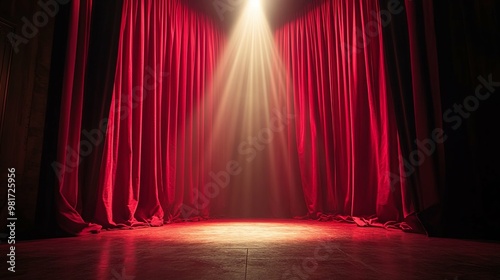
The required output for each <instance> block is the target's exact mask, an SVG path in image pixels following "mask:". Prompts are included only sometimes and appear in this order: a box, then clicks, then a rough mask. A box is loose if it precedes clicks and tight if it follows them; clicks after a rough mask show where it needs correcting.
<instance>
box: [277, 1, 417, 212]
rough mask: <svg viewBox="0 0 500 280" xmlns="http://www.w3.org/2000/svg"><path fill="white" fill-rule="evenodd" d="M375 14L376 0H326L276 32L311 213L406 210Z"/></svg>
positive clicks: (397, 147) (403, 186)
mask: <svg viewBox="0 0 500 280" xmlns="http://www.w3.org/2000/svg"><path fill="white" fill-rule="evenodd" d="M374 14H375V15H378V14H379V7H378V4H377V1H325V2H324V3H323V4H321V5H320V6H318V7H316V8H315V9H313V10H312V11H310V12H308V13H307V14H305V15H303V16H301V17H299V18H297V19H296V20H295V21H293V22H290V23H288V24H286V25H285V26H283V27H281V28H280V29H279V30H278V31H277V32H276V36H275V37H276V44H277V45H278V46H279V50H280V52H281V54H282V56H283V60H284V62H285V64H286V65H287V68H288V69H289V72H290V73H291V76H292V80H293V86H294V91H295V93H294V96H293V98H294V103H295V113H296V114H297V116H298V118H297V119H296V132H297V133H296V135H297V152H298V155H299V164H300V174H301V178H302V189H303V193H304V199H305V201H306V203H307V208H308V212H309V215H312V216H318V213H338V214H344V215H345V214H347V215H351V216H371V215H376V216H377V217H378V218H379V220H381V221H402V220H403V218H404V215H408V214H409V213H411V211H412V205H411V203H405V200H404V199H403V197H404V196H406V191H405V181H404V180H399V179H400V178H394V177H393V176H394V175H393V174H399V172H398V168H399V166H400V163H399V153H400V152H399V143H398V138H397V137H398V136H397V135H398V134H397V129H396V125H395V116H394V110H393V108H392V103H391V100H390V98H389V95H388V90H387V85H386V80H387V78H386V72H385V64H384V52H383V45H382V34H381V28H382V26H381V23H380V21H379V20H377V17H374V16H373V15H374ZM395 179H397V180H395ZM395 182H396V183H395ZM391 185H392V186H391Z"/></svg>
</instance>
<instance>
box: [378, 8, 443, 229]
mask: <svg viewBox="0 0 500 280" xmlns="http://www.w3.org/2000/svg"><path fill="white" fill-rule="evenodd" d="M390 2H391V1H382V2H381V6H382V7H388V6H389V5H390ZM402 7H404V13H401V14H400V15H398V16H394V17H393V18H392V20H391V22H390V23H388V24H387V28H386V29H384V40H385V41H384V46H385V50H386V60H387V70H388V71H389V72H390V73H397V75H394V76H392V77H391V78H390V79H389V80H390V86H389V87H390V88H391V92H392V99H393V100H394V104H395V107H394V108H395V110H396V115H397V116H398V119H397V122H398V128H399V131H400V141H401V147H402V150H401V153H402V160H403V161H404V164H403V168H402V169H401V171H400V173H398V174H401V175H402V176H403V177H404V178H406V179H407V180H406V181H407V192H408V196H407V198H408V201H411V203H412V205H413V211H414V213H413V214H417V215H418V216H419V220H420V221H421V222H422V223H423V224H424V225H425V228H426V231H427V232H428V233H429V234H437V231H438V229H437V227H438V225H439V224H440V223H442V220H441V219H442V202H443V191H444V186H445V168H444V166H445V162H444V145H443V142H445V141H446V140H447V138H448V135H447V134H446V133H444V129H443V112H442V109H441V108H442V105H441V98H442V96H441V92H440V78H439V73H438V72H439V68H438V57H437V46H436V35H435V31H434V29H435V28H434V10H433V3H432V1H420V2H416V1H405V2H404V3H402Z"/></svg>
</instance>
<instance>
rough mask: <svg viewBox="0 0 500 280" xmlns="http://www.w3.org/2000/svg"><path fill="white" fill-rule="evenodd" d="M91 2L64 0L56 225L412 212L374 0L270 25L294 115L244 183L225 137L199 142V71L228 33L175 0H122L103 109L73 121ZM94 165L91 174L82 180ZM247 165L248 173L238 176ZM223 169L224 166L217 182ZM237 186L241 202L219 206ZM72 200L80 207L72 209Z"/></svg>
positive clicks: (202, 120) (204, 130) (204, 114)
mask: <svg viewBox="0 0 500 280" xmlns="http://www.w3.org/2000/svg"><path fill="white" fill-rule="evenodd" d="M91 6H92V2H91V1H84V0H81V1H74V2H73V12H72V15H73V17H72V20H71V23H70V34H73V35H71V36H70V38H69V45H68V56H67V71H66V74H67V75H66V77H65V87H64V91H63V102H62V108H63V111H62V113H61V123H60V137H59V153H58V163H55V164H56V167H57V169H56V170H57V172H56V173H57V174H58V175H59V179H60V180H59V187H58V192H57V205H58V217H59V224H60V225H61V227H62V228H63V229H64V230H65V231H67V232H69V233H73V234H78V233H82V232H86V231H88V230H99V228H100V227H101V226H104V227H106V228H108V227H123V226H138V225H153V226H158V225H162V224H163V223H166V222H172V221H178V220H185V219H190V220H193V219H199V218H209V217H214V216H279V217H293V216H298V215H306V217H310V218H320V219H324V220H328V219H346V217H349V218H348V219H349V220H350V221H352V218H353V217H354V220H355V221H356V222H357V223H358V224H359V225H382V224H383V223H386V222H387V223H388V224H387V225H393V226H396V227H400V226H402V225H403V224H400V223H401V222H403V221H404V220H405V218H406V217H407V216H409V215H410V214H412V213H414V211H415V208H414V203H415V200H414V197H413V196H412V195H411V192H410V191H409V190H408V188H407V184H406V182H407V180H406V176H405V175H404V174H402V172H401V170H402V169H403V162H402V160H401V158H402V152H401V149H400V143H399V141H400V139H399V136H398V129H397V125H396V118H395V112H394V106H395V105H394V104H393V101H392V99H391V95H390V93H391V92H390V90H389V87H388V83H387V81H388V76H387V75H388V74H387V70H386V64H385V52H384V44H383V34H382V33H381V30H382V22H381V21H380V20H378V19H377V18H376V17H374V16H373V15H374V14H375V15H377V14H378V13H379V11H380V8H379V6H378V4H377V1H372V0H366V1H347V2H346V1H334V0H332V1H324V2H322V3H321V4H320V5H318V6H315V7H313V8H312V9H310V10H308V11H304V12H302V13H301V14H300V15H298V16H297V18H296V19H294V20H293V21H291V22H288V23H286V24H285V25H283V26H280V27H278V29H277V30H275V31H273V32H274V44H275V46H276V48H277V54H276V56H277V58H276V59H279V60H281V62H280V63H283V65H284V68H285V69H286V87H287V91H286V94H285V95H284V97H283V98H284V100H281V101H280V102H284V103H283V104H286V106H285V110H284V112H281V114H282V115H284V116H285V118H286V116H287V115H289V114H292V115H294V117H293V119H292V120H291V121H290V124H289V125H287V126H286V128H284V131H282V132H281V133H282V135H283V136H282V137H283V140H284V143H285V144H284V145H285V146H284V147H285V149H284V150H285V151H286V155H285V158H287V160H288V162H287V164H286V165H281V164H273V162H272V161H269V160H266V157H265V156H264V158H263V159H261V160H257V161H256V162H253V163H252V164H251V165H249V166H247V167H246V170H250V171H248V172H249V173H246V174H247V175H248V174H250V175H251V176H250V177H249V180H250V181H251V182H257V183H258V184H259V185H255V188H249V189H247V190H246V192H245V193H244V192H241V191H240V192H239V193H238V189H237V187H238V183H234V182H241V183H242V184H247V183H248V182H246V180H239V179H237V178H238V174H239V172H238V170H239V168H238V166H237V165H235V164H234V162H233V163H231V161H228V162H227V163H228V165H226V166H225V167H226V168H225V169H221V168H220V166H219V165H218V164H217V163H218V162H219V160H218V157H220V154H219V153H218V152H220V151H221V149H222V151H223V150H224V148H226V149H234V147H233V146H226V147H224V145H223V144H224V143H231V142H218V143H213V140H214V138H213V131H214V129H215V128H216V125H217V124H219V125H220V123H217V122H216V120H217V116H218V114H219V113H220V110H221V109H222V110H224V108H222V107H220V106H219V105H220V103H218V102H220V101H221V99H220V97H221V96H220V95H219V93H218V92H217V90H216V89H217V86H218V85H214V84H213V82H212V81H213V78H214V76H215V75H216V72H217V67H218V66H220V65H219V63H220V61H221V58H222V57H223V55H224V52H225V51H226V47H227V41H228V34H226V33H224V32H223V30H222V29H220V28H219V27H217V26H216V25H215V23H214V19H211V18H209V17H208V16H206V15H204V14H202V13H200V12H196V11H193V10H191V9H189V8H188V7H186V6H185V5H184V4H183V3H182V2H181V1H155V0H145V1H133V0H125V1H124V3H123V12H122V20H121V27H120V30H119V36H120V37H119V45H118V50H117V53H116V57H117V62H116V71H115V75H114V78H113V84H114V87H113V91H112V97H111V102H110V104H109V116H104V117H103V118H102V119H101V120H100V121H99V123H98V124H96V122H94V124H95V127H94V128H93V129H91V128H86V129H82V125H81V124H82V115H83V111H85V110H92V109H90V108H89V106H84V102H83V100H84V95H85V90H84V89H85V87H86V86H87V87H88V86H89V85H88V84H85V73H86V70H87V68H86V67H87V65H86V56H87V54H88V48H89V44H88V36H89V31H90V30H89V24H90V17H91V13H89V11H90V10H91ZM229 82H230V81H228V83H229ZM214 89H215V90H214ZM256 94H258V93H256ZM227 106H236V105H235V104H227ZM83 107H86V108H83ZM82 110H83V111H82ZM225 112H232V113H234V116H229V119H228V123H229V122H231V121H234V120H231V119H230V118H231V117H233V118H234V119H238V118H239V116H238V110H237V109H232V110H229V111H225ZM268 113H269V112H268ZM258 117H259V118H266V117H269V115H266V114H264V115H263V116H258ZM266 121H270V120H266ZM101 136H102V137H101ZM228 136H229V137H231V136H233V135H232V134H228ZM236 141H238V140H236ZM236 143H237V142H236ZM214 145H215V146H214ZM273 145H274V144H273ZM101 146H102V150H100V149H96V148H95V147H101ZM272 147H274V146H270V147H268V148H272ZM212 148H213V149H212ZM89 150H91V151H90V152H89ZM263 150H264V149H263ZM91 152H97V155H94V157H97V158H98V159H100V160H99V166H100V170H99V171H98V172H96V171H95V170H92V168H86V169H83V168H82V167H81V165H80V162H84V161H85V160H88V154H91ZM267 153H268V152H267ZM264 155H265V154H264ZM74 159H76V160H77V161H76V162H75V161H72V160H74ZM263 166H264V167H266V168H262V167H263ZM267 167H270V168H271V167H272V168H273V170H277V171H276V172H277V173H276V174H281V173H283V174H289V173H290V171H292V173H293V174H292V175H293V176H291V177H288V178H284V177H283V180H282V181H281V183H282V186H281V187H280V186H276V185H279V183H280V181H278V184H276V182H272V181H271V179H266V178H268V176H267V175H272V174H270V172H268V171H269V170H270V169H268V168H267ZM280 168H281V169H280ZM286 168H288V169H287V170H284V169H286ZM266 170H267V171H266ZM261 171H263V172H261ZM266 172H267V173H266ZM96 173H97V174H98V183H95V184H94V185H93V186H91V187H89V186H88V185H87V186H86V185H85V184H83V183H82V178H86V177H87V176H96ZM268 173H269V174H268ZM259 174H260V175H262V179H260V180H254V179H253V178H252V176H254V175H259ZM228 176H234V178H236V179H235V180H234V181H233V184H232V185H233V186H232V187H228V188H227V189H223V188H222V189H223V190H222V189H221V188H220V186H221V185H224V181H225V180H226V178H228ZM290 178H292V179H293V180H289V179H290ZM240 179H241V178H240ZM207 182H213V183H218V184H219V189H217V187H216V186H215V185H214V184H211V183H208V184H207ZM249 185H250V186H251V185H252V184H249ZM89 188H95V190H93V191H92V192H91V193H92V194H91V196H92V199H83V198H82V197H85V196H84V195H82V194H85V193H87V194H88V192H87V191H88V190H89ZM259 197H262V199H259ZM245 198H248V199H250V201H252V203H251V204H253V206H252V207H253V208H252V207H251V208H249V209H250V212H246V213H241V212H238V211H231V210H232V209H234V208H235V207H236V208H237V207H238V205H245V203H246V202H245ZM89 201H95V203H91V202H89ZM247 202H248V201H247ZM246 204H248V203H246ZM277 205H278V206H277ZM250 206H251V205H250ZM82 209H90V210H89V211H87V212H85V213H86V214H85V215H83V212H84V211H83V210H82ZM257 209H261V210H262V209H267V210H268V211H267V210H266V211H264V212H267V214H266V213H264V214H266V215H263V213H262V211H261V212H258V211H257ZM243 214H244V215H243ZM356 217H357V218H356Z"/></svg>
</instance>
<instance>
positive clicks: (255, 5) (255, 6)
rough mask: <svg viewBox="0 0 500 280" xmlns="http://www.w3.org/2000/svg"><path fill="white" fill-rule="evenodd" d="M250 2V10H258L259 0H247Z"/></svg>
mask: <svg viewBox="0 0 500 280" xmlns="http://www.w3.org/2000/svg"><path fill="white" fill-rule="evenodd" d="M249 1H250V7H251V8H252V9H258V8H259V7H260V0H249Z"/></svg>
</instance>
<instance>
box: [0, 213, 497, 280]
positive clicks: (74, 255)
mask: <svg viewBox="0 0 500 280" xmlns="http://www.w3.org/2000/svg"><path fill="white" fill-rule="evenodd" d="M0 249H1V250H0V251H1V254H2V255H3V258H2V260H5V258H6V254H7V253H8V252H7V249H8V247H7V246H6V244H1V245H0ZM2 263H3V264H2V265H1V267H2V271H1V272H0V279H56V280H63V279H107V280H109V279H116V280H122V279H127V280H131V279H137V280H138V279H231V280H233V279H279V280H282V279H283V280H284V279H290V280H291V279H377V280H378V279H442V280H444V279H450V280H452V279H457V280H465V279H475V280H477V279H500V244H499V243H487V242H479V241H469V240H454V239H441V238H429V237H427V236H425V235H419V234H411V233H404V232H402V231H399V230H385V229H381V228H360V227H357V226H355V225H353V224H345V223H336V222H317V221H302V220H210V221H204V222H195V223H178V224H171V225H165V226H163V227H159V228H141V229H134V230H115V231H103V232H101V233H99V234H95V235H88V236H82V237H74V238H59V239H46V240H35V241H24V242H18V243H17V244H16V273H10V272H8V271H7V266H6V263H5V262H2ZM5 276H7V278H5Z"/></svg>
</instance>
